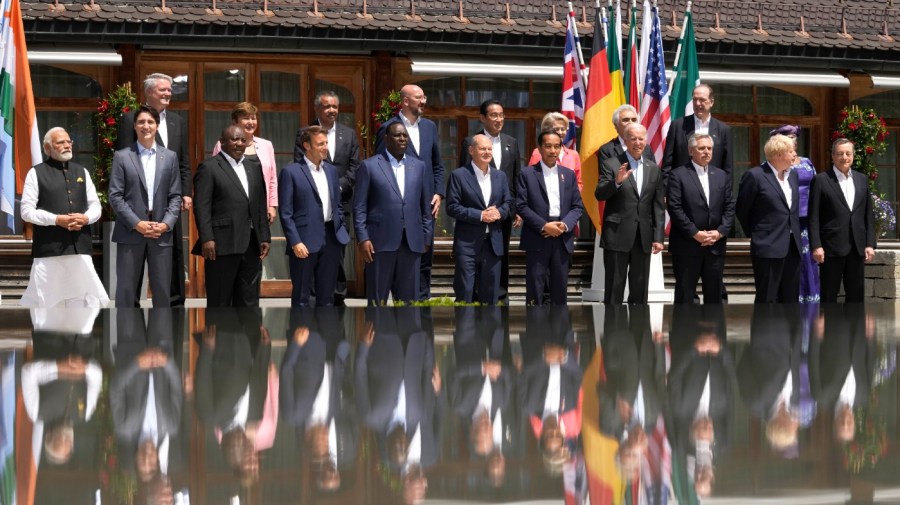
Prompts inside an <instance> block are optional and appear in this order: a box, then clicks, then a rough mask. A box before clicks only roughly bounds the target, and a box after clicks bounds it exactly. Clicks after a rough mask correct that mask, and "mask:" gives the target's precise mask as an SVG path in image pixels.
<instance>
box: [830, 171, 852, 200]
mask: <svg viewBox="0 0 900 505" xmlns="http://www.w3.org/2000/svg"><path fill="white" fill-rule="evenodd" d="M831 168H832V170H834V175H836V176H837V181H838V186H840V187H841V192H843V193H844V199H845V200H847V207H850V209H851V210H852V209H853V199H854V198H856V186H854V185H853V171H852V170H851V171H850V172H848V173H847V175H844V173H843V172H841V171H840V170H838V168H837V167H835V166H833V165H832V167H831Z"/></svg>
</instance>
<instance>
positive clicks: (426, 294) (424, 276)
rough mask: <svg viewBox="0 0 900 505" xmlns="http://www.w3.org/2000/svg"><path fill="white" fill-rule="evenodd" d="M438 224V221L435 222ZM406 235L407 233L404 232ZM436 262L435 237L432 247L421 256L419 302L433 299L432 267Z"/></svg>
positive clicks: (432, 240)
mask: <svg viewBox="0 0 900 505" xmlns="http://www.w3.org/2000/svg"><path fill="white" fill-rule="evenodd" d="M435 223H437V221H435ZM404 233H405V232H404ZM433 260H434V237H431V246H430V247H429V248H428V250H427V251H425V252H424V253H423V254H422V255H421V259H420V261H419V287H418V288H417V289H416V291H417V292H418V298H417V299H418V300H422V301H425V300H428V299H429V298H431V265H432V262H433Z"/></svg>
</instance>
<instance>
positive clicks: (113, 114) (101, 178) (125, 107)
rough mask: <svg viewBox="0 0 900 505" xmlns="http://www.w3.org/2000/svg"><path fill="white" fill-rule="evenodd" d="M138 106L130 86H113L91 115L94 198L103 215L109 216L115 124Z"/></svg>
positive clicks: (116, 136) (116, 132)
mask: <svg viewBox="0 0 900 505" xmlns="http://www.w3.org/2000/svg"><path fill="white" fill-rule="evenodd" d="M137 107H138V99H137V95H135V93H134V91H132V89H131V83H130V82H126V83H125V84H122V85H119V86H116V88H115V89H113V90H112V91H111V92H110V93H109V95H108V96H107V97H106V98H105V99H103V100H100V103H99V104H98V105H97V110H96V112H94V127H95V128H96V129H97V140H98V142H97V147H98V149H97V154H96V155H95V156H94V174H93V177H94V186H96V187H97V197H98V198H99V199H100V204H101V205H102V206H103V215H104V216H105V217H107V218H109V217H111V216H112V209H111V208H110V206H109V196H108V194H107V188H108V187H109V173H110V170H112V160H113V153H115V151H116V140H117V139H118V136H119V121H121V119H122V115H123V114H127V113H129V112H131V111H133V110H134V109H136V108H137Z"/></svg>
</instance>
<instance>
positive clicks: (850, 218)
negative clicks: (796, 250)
mask: <svg viewBox="0 0 900 505" xmlns="http://www.w3.org/2000/svg"><path fill="white" fill-rule="evenodd" d="M850 175H851V177H852V178H853V187H854V189H855V194H854V198H853V206H852V207H851V206H849V205H847V199H846V198H844V193H843V192H842V191H841V187H840V185H839V184H838V180H837V175H836V174H835V173H834V168H832V169H831V170H826V171H824V172H821V173H819V174H816V177H815V178H814V179H813V184H812V187H811V188H810V195H809V247H810V249H816V248H818V247H822V248H824V249H825V255H826V256H846V255H848V254H850V251H851V249H853V250H855V251H856V253H857V254H859V255H860V256H862V257H864V258H865V256H866V253H865V251H866V247H872V248H874V247H875V245H876V238H875V218H874V216H873V211H872V196H871V195H870V194H869V185H868V184H867V181H866V176H865V175H863V174H862V173H860V172H857V171H855V170H851V171H850Z"/></svg>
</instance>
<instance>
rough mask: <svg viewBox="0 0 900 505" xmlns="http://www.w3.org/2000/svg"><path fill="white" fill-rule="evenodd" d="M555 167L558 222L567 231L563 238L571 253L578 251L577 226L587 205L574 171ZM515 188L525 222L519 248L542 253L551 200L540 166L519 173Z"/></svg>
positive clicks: (519, 212)
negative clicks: (576, 245) (557, 184)
mask: <svg viewBox="0 0 900 505" xmlns="http://www.w3.org/2000/svg"><path fill="white" fill-rule="evenodd" d="M556 166H557V168H558V170H557V172H558V175H559V214H560V215H559V219H560V221H562V222H563V223H565V224H566V227H567V228H568V231H566V232H565V233H563V234H562V239H563V242H565V244H566V249H567V250H568V251H569V254H571V253H572V251H574V250H575V225H576V224H578V220H579V219H581V215H582V214H583V213H584V204H583V203H582V201H581V193H580V192H579V191H578V182H577V181H576V180H575V172H573V171H572V170H571V169H568V168H566V167H564V166H561V165H559V164H557V165H556ZM516 185H517V186H518V189H517V190H516V213H517V214H518V215H519V216H521V217H522V220H523V225H522V235H521V236H520V238H519V249H522V250H523V251H540V250H541V249H542V248H543V247H544V244H545V239H544V237H542V236H541V229H542V228H543V227H544V225H545V224H547V223H548V222H549V221H550V200H549V199H548V196H547V186H546V185H545V184H544V174H543V171H542V169H541V163H540V162H538V163H537V164H536V165H531V166H529V167H525V168H524V169H523V170H522V173H521V174H519V179H518V180H517V181H516Z"/></svg>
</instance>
